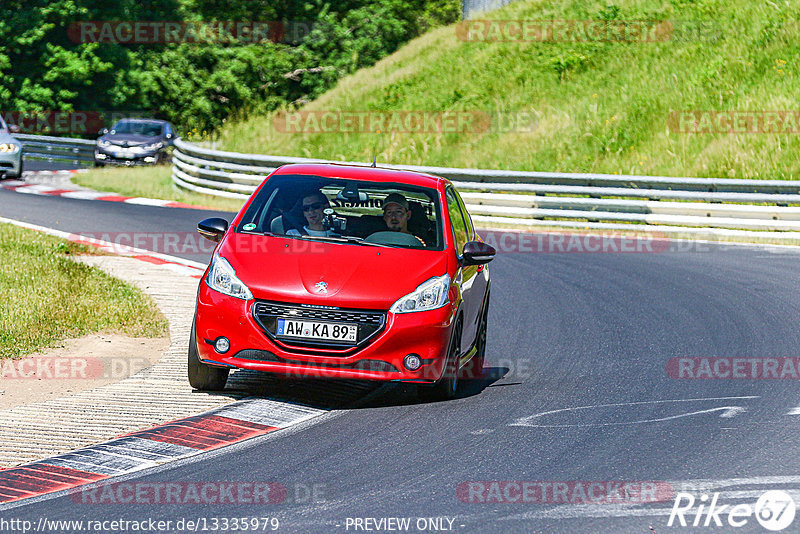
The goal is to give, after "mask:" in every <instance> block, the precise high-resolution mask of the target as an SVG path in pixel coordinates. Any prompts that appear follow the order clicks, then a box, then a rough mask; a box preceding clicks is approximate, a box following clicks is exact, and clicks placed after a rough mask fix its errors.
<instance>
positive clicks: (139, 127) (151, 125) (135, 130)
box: [111, 121, 161, 137]
mask: <svg viewBox="0 0 800 534" xmlns="http://www.w3.org/2000/svg"><path fill="white" fill-rule="evenodd" d="M111 133H112V134H137V135H145V136H147V137H155V136H157V135H161V124H159V123H157V122H141V121H119V122H118V123H117V124H115V125H114V127H113V128H111Z"/></svg>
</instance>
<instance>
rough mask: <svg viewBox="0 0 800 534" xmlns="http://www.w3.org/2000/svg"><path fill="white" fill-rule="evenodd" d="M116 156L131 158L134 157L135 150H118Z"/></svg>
mask: <svg viewBox="0 0 800 534" xmlns="http://www.w3.org/2000/svg"><path fill="white" fill-rule="evenodd" d="M114 156H115V157H118V158H130V157H133V150H117V151H116V153H115V154H114Z"/></svg>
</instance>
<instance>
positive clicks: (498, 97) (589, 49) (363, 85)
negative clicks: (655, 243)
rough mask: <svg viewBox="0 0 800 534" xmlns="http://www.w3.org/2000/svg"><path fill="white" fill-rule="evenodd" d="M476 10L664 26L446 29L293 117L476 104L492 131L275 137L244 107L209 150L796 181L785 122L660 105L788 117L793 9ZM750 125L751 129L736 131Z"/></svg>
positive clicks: (659, 4) (659, 5) (542, 6)
mask: <svg viewBox="0 0 800 534" xmlns="http://www.w3.org/2000/svg"><path fill="white" fill-rule="evenodd" d="M481 18H484V19H495V20H506V21H542V20H556V21H569V20H576V21H603V22H604V23H606V24H608V26H609V27H611V28H616V27H622V26H625V24H626V23H627V24H630V25H632V26H635V22H636V21H663V27H664V28H671V29H673V30H674V31H672V32H671V33H668V34H665V35H664V36H663V39H662V38H659V39H650V40H648V39H638V40H636V39H630V40H621V39H617V40H614V39H606V40H602V39H578V38H576V39H574V40H569V39H566V38H565V39H561V40H560V41H561V42H558V41H559V39H551V40H549V41H547V40H542V39H536V38H531V39H527V40H525V39H514V38H511V39H509V40H507V41H503V40H494V41H493V40H491V39H490V40H488V41H486V40H484V41H480V40H475V41H468V40H465V39H464V37H463V32H462V34H459V32H457V26H456V25H452V26H449V27H446V28H441V29H436V30H433V31H431V32H429V33H427V34H425V35H423V36H421V37H419V38H417V39H415V40H413V41H411V42H409V43H408V44H407V45H405V46H404V47H403V48H401V49H400V50H398V51H397V52H396V53H394V54H392V55H391V56H388V57H387V58H384V59H383V60H381V61H380V62H378V63H377V64H376V65H375V66H374V67H371V68H366V69H362V70H360V71H358V72H356V73H354V74H353V75H351V76H348V77H346V78H343V79H342V80H341V81H340V82H339V83H338V85H337V86H336V87H335V88H333V89H332V90H330V91H328V92H326V93H325V94H323V95H322V96H321V97H320V98H318V99H317V100H315V101H313V102H311V103H310V104H308V105H306V106H304V107H303V108H302V111H304V112H305V111H340V110H341V111H369V112H375V111H378V112H392V111H396V112H404V111H433V112H444V111H454V112H459V111H463V112H485V113H488V114H489V116H490V117H492V123H491V128H489V129H486V130H479V131H474V132H467V133H458V132H451V133H441V132H430V133H407V132H403V131H400V130H401V129H397V130H394V131H392V130H391V129H390V128H389V126H388V122H387V126H386V127H385V128H384V130H383V132H381V133H326V132H324V131H322V129H321V128H320V127H319V126H318V125H319V123H317V122H301V123H300V124H301V126H303V127H304V128H303V131H304V132H306V133H284V131H285V130H286V128H285V127H284V129H283V131H282V130H281V129H280V128H276V127H275V123H274V121H273V118H274V116H273V115H270V114H267V115H263V114H262V115H257V114H253V115H250V116H246V117H243V118H242V119H240V120H235V121H229V122H228V123H226V126H225V128H224V129H223V130H222V132H221V136H220V139H219V141H220V148H221V149H223V150H233V151H238V152H251V153H266V154H280V155H288V156H306V157H315V158H326V159H333V160H351V161H365V162H367V161H372V157H373V154H377V159H378V161H379V162H386V163H394V164H422V165H441V166H449V167H477V168H486V169H511V170H531V171H550V172H559V171H560V172H599V173H609V174H614V173H617V174H638V175H664V176H700V177H723V178H756V179H765V178H770V179H791V178H793V179H797V178H798V176H799V175H800V135H798V134H797V131H798V129H797V124H796V122H791V124H790V123H789V122H780V123H779V124H780V127H779V128H777V129H770V131H780V132H782V131H786V132H787V133H683V132H682V131H681V128H674V127H673V126H674V125H672V122H674V120H675V119H674V117H675V115H673V113H678V115H677V116H680V117H682V116H683V114H682V112H687V111H692V110H696V111H699V112H706V111H708V112H716V111H718V112H724V113H727V112H734V111H735V112H772V111H796V110H797V87H798V76H800V70H798V66H800V62H798V60H797V58H800V41H798V39H797V35H798V21H799V20H800V8H799V7H798V5H797V3H791V2H749V1H746V0H729V1H721V0H667V1H663V0H633V1H630V2H621V1H619V0H616V1H613V2H605V1H603V2H598V1H589V2H586V1H582V0H581V1H578V0H553V1H547V2H545V1H542V0H538V1H518V2H513V3H511V4H509V5H508V6H506V7H505V8H503V9H500V10H497V11H493V12H490V13H488V14H486V15H481ZM626 21H627V22H626ZM478 24H479V23H478ZM479 27H483V28H491V26H479ZM498 27H503V26H502V24H500V25H499V26H498ZM478 35H482V34H481V33H480V32H478ZM487 35H489V34H488V33H487ZM515 35H521V34H520V33H519V32H518V33H516V34H515ZM564 41H566V42H564ZM703 116H706V117H708V115H703ZM531 117H532V118H533V120H532V121H531V120H530V118H531ZM495 119H497V120H495ZM515 120H516V121H517V122H515ZM681 120H682V119H681ZM746 120H749V119H746ZM278 124H280V122H278ZM352 124H353V123H352V121H351V125H352ZM678 126H680V124H678ZM790 126H791V127H790ZM349 127H350V128H351V129H352V128H353V127H352V126H349ZM732 128H733V127H732ZM736 128H739V129H741V128H740V127H739V126H736ZM749 129H750V127H749V123H748V124H747V125H746V126H745V128H744V129H743V131H747V130H749ZM676 130H677V131H676ZM701 130H702V129H701ZM711 130H712V131H715V130H714V128H712V129H711ZM706 131H707V130H706ZM732 131H733V132H736V130H735V129H733V130H732Z"/></svg>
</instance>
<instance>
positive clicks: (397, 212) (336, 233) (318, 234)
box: [236, 175, 444, 250]
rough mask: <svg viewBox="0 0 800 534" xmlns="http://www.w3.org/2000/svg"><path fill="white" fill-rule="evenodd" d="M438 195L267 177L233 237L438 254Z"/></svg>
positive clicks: (361, 183) (369, 185)
mask: <svg viewBox="0 0 800 534" xmlns="http://www.w3.org/2000/svg"><path fill="white" fill-rule="evenodd" d="M441 220H442V217H441V210H440V206H439V201H438V194H437V192H436V191H435V190H434V189H428V188H424V187H415V186H411V185H406V184H398V183H386V182H369V181H357V180H346V179H341V178H328V177H321V176H305V175H304V176H296V175H279V176H274V177H273V178H270V180H269V181H268V182H267V184H266V185H265V186H264V187H263V188H261V190H260V191H259V192H258V194H257V196H256V198H254V199H253V202H252V203H251V204H250V206H249V207H248V209H247V211H246V212H245V214H244V216H243V217H242V220H241V222H240V223H239V226H238V227H237V229H236V230H237V231H238V232H249V233H263V234H272V235H281V236H287V237H295V238H298V239H322V240H330V241H339V242H343V243H351V244H357V245H373V246H390V247H401V248H421V249H430V250H442V249H443V248H444V239H443V234H442V225H441Z"/></svg>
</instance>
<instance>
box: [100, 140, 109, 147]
mask: <svg viewBox="0 0 800 534" xmlns="http://www.w3.org/2000/svg"><path fill="white" fill-rule="evenodd" d="M97 146H101V147H103V148H106V147H109V146H111V141H98V142H97Z"/></svg>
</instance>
